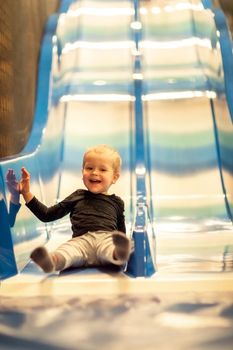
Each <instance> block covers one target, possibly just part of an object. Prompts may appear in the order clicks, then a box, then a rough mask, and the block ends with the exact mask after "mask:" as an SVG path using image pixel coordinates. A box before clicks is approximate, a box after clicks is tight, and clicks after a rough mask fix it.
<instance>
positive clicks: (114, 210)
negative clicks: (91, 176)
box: [26, 189, 126, 237]
mask: <svg viewBox="0 0 233 350" xmlns="http://www.w3.org/2000/svg"><path fill="white" fill-rule="evenodd" d="M26 205H27V207H28V208H29V209H30V210H31V211H32V212H33V214H34V215H35V216H37V217H38V219H40V220H41V221H43V222H49V221H54V220H57V219H60V218H62V217H63V216H65V215H67V214H70V221H71V227H72V231H73V237H77V236H81V235H83V234H84V233H86V232H88V231H91V232H93V231H98V230H101V231H116V230H117V231H121V232H124V233H125V232H126V228H125V216H124V202H123V200H122V199H121V198H120V197H118V196H116V195H115V194H112V195H105V194H95V193H92V192H90V191H87V190H83V189H79V190H76V191H75V192H73V193H72V194H71V195H69V196H68V197H67V198H65V199H64V200H62V201H61V202H59V203H57V204H55V205H53V206H51V207H47V206H46V205H44V204H43V203H41V202H40V201H39V200H38V199H37V198H36V197H33V199H32V200H31V201H30V202H28V203H27V204H26Z"/></svg>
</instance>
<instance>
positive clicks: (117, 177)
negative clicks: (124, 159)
mask: <svg viewBox="0 0 233 350" xmlns="http://www.w3.org/2000/svg"><path fill="white" fill-rule="evenodd" d="M119 177H120V174H119V173H116V174H114V176H113V181H112V183H113V184H115V183H116V182H117V180H118V179H119Z"/></svg>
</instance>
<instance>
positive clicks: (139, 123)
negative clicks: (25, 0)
mask: <svg viewBox="0 0 233 350" xmlns="http://www.w3.org/2000/svg"><path fill="white" fill-rule="evenodd" d="M229 57H230V59H229ZM232 62H233V60H232V43H231V38H230V35H229V31H228V28H227V25H226V22H225V17H224V16H223V14H222V12H221V11H220V10H216V9H214V8H213V7H212V2H211V1H199V0H192V1H191V0H190V1H187V0H186V1H178V0H161V1H160V0H151V1H150V0H144V1H143V0H142V1H137V0H135V1H130V0H76V1H75V0H63V1H61V5H60V10H59V13H57V14H54V15H53V16H51V17H50V18H49V20H48V23H47V27H46V30H45V35H44V39H43V42H42V45H41V57H40V62H39V69H38V71H39V74H38V95H37V104H36V110H35V117H34V124H33V127H32V130H31V134H30V137H29V140H28V142H27V144H26V145H25V148H24V149H23V151H22V152H21V153H20V154H19V155H17V156H15V157H9V158H7V159H3V160H1V162H0V225H1V235H0V297H1V303H0V304H1V305H0V348H4V349H32V348H33V349H38V350H39V349H51V350H52V349H61V350H70V349H74V350H77V349H82V350H86V349H89V350H90V349H99V348H106V349H113V350H114V349H119V348H124V349H155V348H156V349H157V348H158V349H161V350H162V349H170V348H171V339H172V348H173V349H187V348H189V349H203V350H208V349H221V348H224V349H226V350H228V349H229V350H230V349H231V348H232V300H233V299H232V296H233V284H232V280H233V279H232V278H233V274H232V266H233V265H232V261H233V227H232V218H233V161H232V159H233V158H232V154H233V125H232V121H233V102H232V101H233V92H232V87H231V86H232V76H233V75H232V72H233V63H232ZM97 144H110V145H112V146H113V147H115V148H116V149H117V150H118V151H119V152H120V154H121V157H122V159H123V165H122V173H121V177H120V179H119V181H118V182H117V183H116V184H115V185H114V187H113V188H112V189H113V192H114V193H116V194H117V195H119V196H120V197H122V199H123V200H124V202H125V217H126V226H127V235H128V237H129V238H131V239H132V243H133V244H134V251H133V252H132V255H131V257H130V260H129V263H128V265H127V266H126V269H125V271H120V272H119V271H118V272H114V271H112V270H110V271H109V270H103V269H94V268H93V269H91V268H89V269H71V270H68V271H63V272H61V273H55V274H49V275H45V274H44V273H43V272H42V271H41V270H40V269H39V268H38V267H37V266H35V264H34V263H33V262H32V261H30V258H29V257H30V253H31V251H32V249H33V248H35V247H37V246H38V245H44V244H46V245H47V246H48V248H49V249H54V247H56V246H57V245H59V244H60V242H63V241H64V240H67V239H69V238H70V236H71V228H70V221H69V218H68V217H65V218H63V219H61V220H58V221H56V222H54V223H49V224H48V223H47V224H45V223H42V222H40V221H39V220H38V219H36V218H35V217H34V216H33V215H32V214H31V212H30V211H29V210H28V209H27V208H26V207H25V205H24V203H23V200H22V199H18V198H17V195H15V192H14V188H12V186H10V183H9V177H8V178H7V174H8V176H9V172H8V170H9V169H12V170H13V171H14V173H15V174H16V177H17V179H19V178H20V174H21V167H22V166H25V167H26V168H27V169H28V171H29V172H30V174H31V183H32V192H33V193H35V194H36V196H37V197H38V198H39V199H40V200H41V201H43V202H44V203H45V204H47V205H51V204H54V203H56V202H58V201H59V200H62V199H63V198H65V197H66V196H67V195H69V194H70V193H72V192H73V191H74V190H75V189H77V188H83V184H82V174H81V168H82V156H83V153H84V151H85V150H86V149H87V148H88V147H90V146H93V145H97ZM134 277H139V278H134Z"/></svg>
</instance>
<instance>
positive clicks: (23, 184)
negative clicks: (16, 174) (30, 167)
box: [19, 167, 30, 195]
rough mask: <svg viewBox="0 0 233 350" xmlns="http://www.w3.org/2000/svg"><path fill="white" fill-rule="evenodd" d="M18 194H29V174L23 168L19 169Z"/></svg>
mask: <svg viewBox="0 0 233 350" xmlns="http://www.w3.org/2000/svg"><path fill="white" fill-rule="evenodd" d="M19 190H20V193H22V194H23V195H25V194H27V193H29V192H30V174H29V172H28V171H27V169H25V168H24V167H23V168H22V169H21V180H20V183H19Z"/></svg>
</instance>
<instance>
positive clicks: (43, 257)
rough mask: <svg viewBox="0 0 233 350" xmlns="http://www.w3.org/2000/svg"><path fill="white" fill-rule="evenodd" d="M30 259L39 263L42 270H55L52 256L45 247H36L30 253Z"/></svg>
mask: <svg viewBox="0 0 233 350" xmlns="http://www.w3.org/2000/svg"><path fill="white" fill-rule="evenodd" d="M30 257H31V259H32V260H33V261H34V262H35V263H36V264H37V265H39V266H40V267H41V268H42V270H43V271H44V272H52V271H54V270H55V266H54V262H53V260H52V257H51V256H50V254H49V253H48V251H47V249H46V248H45V247H38V248H36V249H34V250H33V252H32V253H31V256H30Z"/></svg>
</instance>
